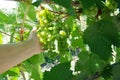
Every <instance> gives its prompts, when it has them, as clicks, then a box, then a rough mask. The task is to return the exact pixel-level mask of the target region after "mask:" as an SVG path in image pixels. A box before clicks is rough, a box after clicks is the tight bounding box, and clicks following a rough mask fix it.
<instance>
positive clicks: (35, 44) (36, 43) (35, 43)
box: [29, 28, 44, 54]
mask: <svg viewBox="0 0 120 80" xmlns="http://www.w3.org/2000/svg"><path fill="white" fill-rule="evenodd" d="M29 40H30V41H31V43H32V44H33V46H32V47H34V49H35V54H38V53H40V52H43V51H44V50H43V49H42V44H41V43H40V42H39V38H38V36H37V33H36V28H33V29H32V31H31V32H30V36H29Z"/></svg>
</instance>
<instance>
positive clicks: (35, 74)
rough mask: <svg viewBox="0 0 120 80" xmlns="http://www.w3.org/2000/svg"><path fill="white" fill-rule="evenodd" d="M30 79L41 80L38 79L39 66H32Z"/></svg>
mask: <svg viewBox="0 0 120 80" xmlns="http://www.w3.org/2000/svg"><path fill="white" fill-rule="evenodd" d="M31 78H32V79H34V80H41V79H40V71H39V65H34V67H33V68H32V74H31Z"/></svg>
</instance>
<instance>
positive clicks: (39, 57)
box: [29, 53, 45, 64]
mask: <svg viewBox="0 0 120 80" xmlns="http://www.w3.org/2000/svg"><path fill="white" fill-rule="evenodd" d="M29 61H30V62H31V63H32V64H42V63H44V62H45V59H44V55H43V54H42V53H41V54H37V55H34V56H32V57H31V58H29Z"/></svg>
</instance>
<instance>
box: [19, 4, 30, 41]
mask: <svg viewBox="0 0 120 80" xmlns="http://www.w3.org/2000/svg"><path fill="white" fill-rule="evenodd" d="M26 5H27V7H26V10H25V12H24V17H23V22H22V24H21V30H20V41H23V33H24V27H25V20H26V18H27V13H28V11H29V6H30V5H29V4H28V3H26Z"/></svg>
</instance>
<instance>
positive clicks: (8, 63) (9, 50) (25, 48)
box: [0, 30, 42, 74]
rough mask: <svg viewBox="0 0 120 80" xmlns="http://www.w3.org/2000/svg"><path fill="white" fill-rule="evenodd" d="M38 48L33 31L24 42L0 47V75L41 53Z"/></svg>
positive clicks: (36, 38) (37, 41)
mask: <svg viewBox="0 0 120 80" xmlns="http://www.w3.org/2000/svg"><path fill="white" fill-rule="evenodd" d="M40 46H41V45H40V44H39V40H38V37H37V34H36V31H35V30H34V31H32V32H31V34H30V36H29V39H28V40H26V41H23V42H19V43H14V44H3V45H0V74H1V73H3V72H5V71H7V70H8V69H10V68H11V67H14V66H16V65H17V64H19V63H21V62H22V61H24V60H26V59H28V58H30V57H32V56H33V55H35V54H38V53H40V52H42V49H41V48H40Z"/></svg>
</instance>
